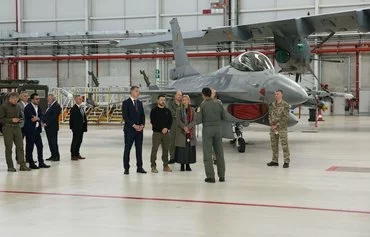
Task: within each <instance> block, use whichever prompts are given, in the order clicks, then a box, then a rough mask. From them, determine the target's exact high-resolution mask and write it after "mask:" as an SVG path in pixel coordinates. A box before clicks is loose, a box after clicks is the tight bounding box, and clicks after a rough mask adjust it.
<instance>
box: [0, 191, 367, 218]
mask: <svg viewBox="0 0 370 237" xmlns="http://www.w3.org/2000/svg"><path fill="white" fill-rule="evenodd" d="M0 193H7V194H26V195H43V196H67V197H87V198H108V199H124V200H139V201H157V202H181V203H195V204H211V205H225V206H247V207H265V208H279V209H296V210H308V211H325V212H340V213H354V214H365V215H370V211H361V210H348V209H347V210H346V209H332V208H317V207H302V206H287V205H272V204H259V203H243V202H219V201H202V200H191V199H172V198H149V197H131V196H114V195H91V194H78V193H49V192H26V191H7V190H0Z"/></svg>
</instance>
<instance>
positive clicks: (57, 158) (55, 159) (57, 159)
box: [51, 157, 60, 161]
mask: <svg viewBox="0 0 370 237" xmlns="http://www.w3.org/2000/svg"><path fill="white" fill-rule="evenodd" d="M51 161H60V158H59V157H56V158H53V159H51Z"/></svg>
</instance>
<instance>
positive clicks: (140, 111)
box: [122, 86, 146, 175]
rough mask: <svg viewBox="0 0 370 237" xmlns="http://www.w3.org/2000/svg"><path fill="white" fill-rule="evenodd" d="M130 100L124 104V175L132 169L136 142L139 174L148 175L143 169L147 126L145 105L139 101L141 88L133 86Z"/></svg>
mask: <svg viewBox="0 0 370 237" xmlns="http://www.w3.org/2000/svg"><path fill="white" fill-rule="evenodd" d="M130 95H131V96H130V98H128V99H127V100H125V101H123V103H122V116H123V119H124V121H125V125H124V129H123V131H124V133H125V150H124V154H123V167H124V169H125V171H124V174H126V175H127V174H129V169H130V151H131V148H132V145H133V143H134V142H135V149H136V166H137V170H136V172H137V173H141V174H146V171H145V170H144V169H143V157H142V150H143V130H144V126H145V114H144V107H143V103H142V102H141V101H140V100H138V98H139V95H140V92H139V87H137V86H133V87H131V89H130Z"/></svg>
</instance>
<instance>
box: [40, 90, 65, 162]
mask: <svg viewBox="0 0 370 237" xmlns="http://www.w3.org/2000/svg"><path fill="white" fill-rule="evenodd" d="M61 111H62V108H61V107H60V105H59V104H58V102H57V101H56V98H55V96H54V95H53V94H49V95H48V108H47V109H46V111H45V116H44V121H43V122H44V123H45V132H46V136H47V138H48V143H49V149H50V153H51V156H50V158H48V159H46V160H50V161H59V160H60V154H59V147H58V131H59V115H60V112H61Z"/></svg>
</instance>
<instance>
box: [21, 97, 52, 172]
mask: <svg viewBox="0 0 370 237" xmlns="http://www.w3.org/2000/svg"><path fill="white" fill-rule="evenodd" d="M39 102H40V97H39V95H38V94H32V95H31V103H29V104H28V105H26V107H25V108H24V128H23V130H24V135H25V136H26V160H27V161H28V163H29V164H30V168H31V169H38V168H50V165H46V164H45V162H44V159H43V145H42V139H41V132H42V128H41V126H42V125H43V124H42V122H41V121H42V120H41V119H40V118H42V117H43V114H42V111H41V108H40V107H39ZM35 145H36V147H37V158H38V163H39V166H38V167H37V166H36V165H35V162H34V161H33V157H32V153H33V148H34V146H35Z"/></svg>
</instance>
